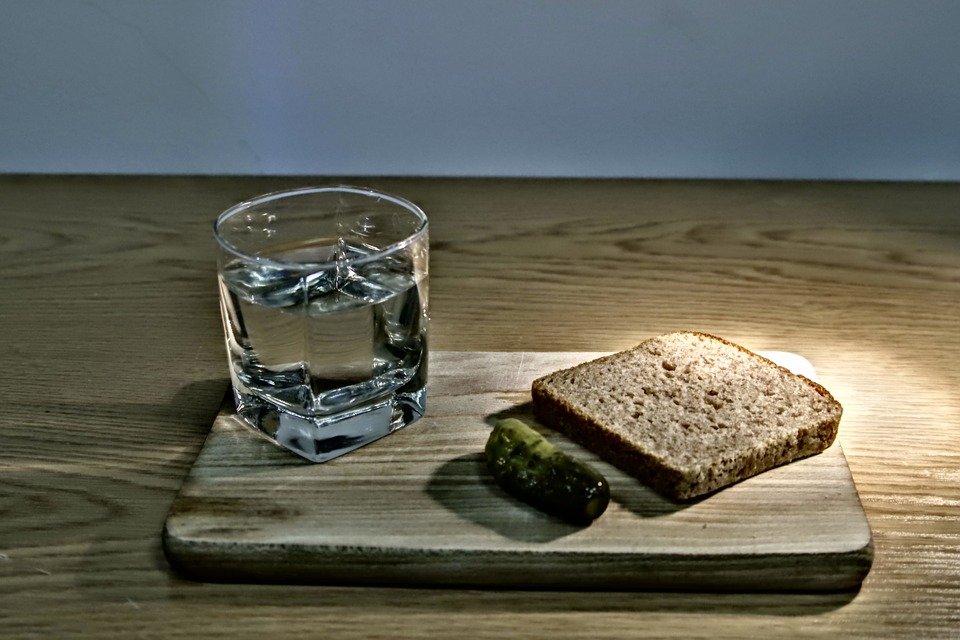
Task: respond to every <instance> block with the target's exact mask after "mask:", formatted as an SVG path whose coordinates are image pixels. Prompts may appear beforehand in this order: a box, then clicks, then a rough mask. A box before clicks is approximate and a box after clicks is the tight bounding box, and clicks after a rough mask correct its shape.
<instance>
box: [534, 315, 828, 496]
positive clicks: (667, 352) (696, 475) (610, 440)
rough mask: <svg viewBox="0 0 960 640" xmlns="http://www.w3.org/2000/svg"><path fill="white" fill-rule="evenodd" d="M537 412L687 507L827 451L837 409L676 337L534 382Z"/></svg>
mask: <svg viewBox="0 0 960 640" xmlns="http://www.w3.org/2000/svg"><path fill="white" fill-rule="evenodd" d="M533 408H534V415H536V417H537V419H538V420H539V421H540V422H542V423H543V424H544V425H546V426H549V427H552V428H555V429H557V430H558V431H560V432H562V433H564V434H566V435H567V436H568V437H570V438H571V439H572V440H573V441H574V442H577V443H579V444H580V445H582V446H584V447H586V448H587V449H590V450H591V451H593V452H594V453H596V454H597V455H599V456H600V457H601V458H603V459H604V460H606V461H607V462H609V463H611V464H613V465H614V466H616V467H619V468H620V469H622V470H623V471H625V472H627V473H629V474H631V475H633V476H636V477H637V478H639V479H640V480H641V481H643V482H644V483H646V484H648V485H649V486H651V487H653V488H654V489H656V490H657V491H659V492H660V493H662V494H664V495H666V496H669V497H671V498H675V499H678V500H685V499H689V498H693V497H696V496H700V495H703V494H706V493H710V492H712V491H715V490H717V489H720V488H722V487H725V486H727V485H730V484H733V483H735V482H739V481H740V480H744V479H746V478H749V477H750V476H753V475H756V474H758V473H760V472H762V471H766V470H767V469H771V468H773V467H776V466H778V465H781V464H784V463H787V462H790V461H792V460H796V459H798V458H803V457H806V456H810V455H813V454H815V453H820V452H821V451H823V450H824V449H826V448H827V447H829V446H830V444H831V443H832V442H833V440H834V438H836V435H837V427H838V426H839V424H840V415H841V413H842V411H843V409H842V407H841V406H840V403H838V402H837V401H836V400H834V398H833V396H831V395H830V393H829V392H828V391H827V390H826V389H824V388H823V387H821V386H820V385H819V384H817V383H815V382H813V381H811V380H808V379H807V378H805V377H803V376H799V375H795V374H793V373H791V372H790V371H788V370H786V369H784V368H783V367H781V366H779V365H777V364H774V363H773V362H771V361H770V360H767V359H766V358H764V357H762V356H759V355H757V354H755V353H753V352H751V351H748V350H746V349H744V348H743V347H740V346H738V345H735V344H733V343H731V342H727V341H726V340H724V339H722V338H717V337H716V336H711V335H707V334H703V333H695V332H680V333H671V334H668V335H664V336H660V337H657V338H652V339H650V340H647V341H645V342H643V343H641V344H640V345H638V346H636V347H634V348H633V349H630V350H628V351H622V352H620V353H616V354H613V355H610V356H605V357H603V358H599V359H597V360H593V361H591V362H587V363H584V364H581V365H578V366H575V367H572V368H570V369H564V370H562V371H557V372H554V373H551V374H549V375H546V376H544V377H542V378H539V379H537V380H535V381H534V382H533Z"/></svg>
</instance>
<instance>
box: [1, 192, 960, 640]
mask: <svg viewBox="0 0 960 640" xmlns="http://www.w3.org/2000/svg"><path fill="white" fill-rule="evenodd" d="M339 182H349V183H354V184H358V183H359V184H363V185H365V186H371V187H375V188H381V189H385V190H388V191H393V192H396V193H399V194H402V195H404V196H406V197H408V198H410V199H412V200H414V201H415V202H417V203H418V204H420V205H422V206H423V207H424V209H425V210H426V211H427V212H428V215H429V216H430V220H431V239H432V253H431V272H432V273H431V307H432V310H431V315H432V318H433V324H432V335H431V344H432V347H433V348H436V349H443V350H453V351H458V350H459V351H613V350H617V349H621V348H625V347H629V346H632V345H633V344H635V343H637V342H639V341H640V340H642V339H643V338H645V337H649V336H651V335H655V334H657V333H663V332H666V331H670V330H675V329H683V328H691V329H699V330H703V331H707V332H711V333H715V334H718V335H722V336H724V337H727V338H729V339H731V340H734V341H738V342H743V343H746V344H749V345H752V346H754V347H755V348H758V349H763V348H768V349H780V350H786V351H794V352H798V353H802V354H803V355H805V356H806V357H807V358H808V359H809V360H811V361H812V363H813V364H814V366H815V367H816V369H817V372H818V374H819V376H820V379H821V382H822V383H823V384H824V385H825V386H826V387H827V388H829V389H830V390H831V392H832V393H833V394H834V395H835V396H836V397H837V398H838V399H839V400H840V401H841V402H842V403H843V405H844V408H845V412H844V417H843V424H842V426H841V430H840V435H839V439H840V441H841V443H842V445H843V448H844V451H845V452H846V455H847V459H848V463H849V465H850V468H851V471H852V474H853V478H854V481H855V482H856V484H857V488H858V490H859V493H860V496H861V499H862V501H863V504H864V508H865V510H866V513H867V517H868V520H869V522H870V525H871V528H872V529H873V533H874V542H875V545H876V546H875V559H874V564H873V568H872V570H871V572H870V574H869V575H868V576H867V579H866V581H865V582H864V584H863V586H862V588H861V589H860V590H859V591H858V592H842V593H834V594H800V595H785V594H706V593H703V594H701V593H653V592H614V593H600V592H583V593H578V592H573V593H569V592H556V591H549V590H545V591H499V590H446V589H398V588H387V587H364V588H359V587H357V588H347V587H313V586H299V587H287V586H278V585H269V586H268V585H229V584H226V585H225V584H203V583H194V582H189V581H186V580H183V579H181V578H179V577H178V576H177V575H176V574H174V573H173V572H171V571H170V569H169V566H168V565H167V563H166V561H165V559H164V558H163V556H162V553H161V550H160V537H159V532H160V530H161V527H162V525H163V521H164V517H165V515H166V512H167V510H168V508H169V507H170V504H171V502H172V500H173V497H174V495H175V494H176V491H177V489H178V487H179V486H180V484H181V482H182V480H183V478H184V476H185V475H186V473H187V470H188V468H189V467H190V465H191V463H192V462H193V459H194V457H195V456H196V454H197V452H198V451H199V448H200V445H201V443H202V441H203V438H204V436H205V434H206V432H207V430H208V429H209V427H210V424H211V422H212V420H213V417H214V415H215V414H216V412H217V409H218V407H219V404H220V399H221V398H222V395H223V392H224V390H225V389H226V386H227V381H226V375H225V364H226V363H225V356H224V354H223V347H222V343H221V337H220V322H219V318H218V310H217V303H216V288H215V284H214V260H213V255H214V252H213V241H212V239H211V233H210V225H211V221H212V218H213V216H214V215H215V214H216V213H217V212H219V211H220V210H222V209H224V208H225V207H227V206H229V205H230V204H232V203H234V202H236V201H239V200H241V199H244V198H247V197H250V196H253V195H256V194H259V193H263V192H265V191H271V190H275V189H278V188H286V187H292V186H298V185H303V184H320V183H339ZM0 222H2V224H0V328H2V336H3V338H4V345H3V349H2V352H0V353H2V354H3V355H2V360H0V364H2V366H0V394H2V396H0V406H2V412H0V514H2V518H0V554H2V555H0V630H2V631H0V635H3V636H4V637H12V638H33V637H69V636H80V637H165V638H196V637H214V638H216V637H223V638H227V637H229V638H255V637H262V636H263V635H264V634H270V635H271V636H272V637H278V638H279V637H300V636H304V635H305V634H311V635H320V634H323V635H324V636H325V637H330V638H334V637H344V638H361V637H411V638H444V637H457V636H460V637H472V638H484V637H497V638H502V637H511V638H539V637H544V636H549V637H556V638H568V637H569V638H573V637H584V636H588V637H593V638H619V637H625V636H629V637H644V636H651V637H652V636H660V637H662V636H669V635H675V636H682V637H723V636H726V637H743V636H749V635H762V636H773V635H785V636H814V637H835V636H837V635H844V636H847V637H854V636H856V637H890V636H904V637H956V636H957V633H958V629H960V508H958V507H960V390H958V389H960V185H957V184H895V183H894V184H885V183H875V184H849V183H790V182H685V181H602V180H564V181H561V180H557V181H551V180H494V179H486V180H480V179H379V178H378V179H372V178H364V179H360V178H336V179H330V178H312V179H308V178H286V179H279V178H241V177H224V178H198V177H93V176H5V177H0Z"/></svg>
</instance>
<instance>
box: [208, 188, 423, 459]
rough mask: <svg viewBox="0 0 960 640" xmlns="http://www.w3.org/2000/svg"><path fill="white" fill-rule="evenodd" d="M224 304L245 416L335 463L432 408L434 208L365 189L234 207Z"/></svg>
mask: <svg viewBox="0 0 960 640" xmlns="http://www.w3.org/2000/svg"><path fill="white" fill-rule="evenodd" d="M214 235H215V237H216V240H217V242H218V245H219V257H218V263H217V276H218V280H219V287H220V309H221V314H222V317H223V328H224V337H225V340H226V347H227V355H228V358H229V367H230V378H231V381H232V384H233V393H234V398H235V400H236V405H237V414H238V415H239V416H240V417H241V418H242V419H243V420H244V421H246V422H247V423H248V424H250V425H251V426H253V427H254V428H256V429H258V430H259V431H260V432H262V433H263V434H265V435H266V436H267V437H268V438H270V439H272V440H273V441H274V442H276V443H277V444H279V445H281V446H283V447H285V448H287V449H289V450H291V451H293V452H295V453H297V454H299V455H301V456H303V457H304V458H307V459H308V460H312V461H314V462H324V461H326V460H330V459H332V458H335V457H337V456H340V455H343V454H344V453H347V452H349V451H352V450H353V449H356V448H357V447H360V446H363V445H365V444H367V443H369V442H372V441H374V440H376V439H378V438H381V437H383V436H385V435H387V434H389V433H391V432H393V431H395V430H397V429H399V428H402V427H405V426H407V425H409V424H410V423H412V422H414V421H415V420H417V419H418V418H419V417H420V416H421V415H423V412H424V409H425V406H426V393H427V391H426V382H427V333H428V328H429V316H428V303H427V299H428V286H429V284H428V253H429V247H428V231H427V217H426V215H425V214H424V213H423V211H422V210H421V209H420V207H418V206H417V205H415V204H413V203H412V202H409V201H407V200H405V199H403V198H399V197H397V196H393V195H389V194H386V193H381V192H378V191H372V190H369V189H361V188H357V187H347V186H336V187H310V188H303V189H295V190H290V191H282V192H277V193H271V194H267V195H263V196H259V197H257V198H253V199H252V200H248V201H246V202H242V203H240V204H238V205H236V206H234V207H231V208H230V209H228V210H226V211H224V212H223V213H222V214H220V216H219V217H218V218H217V221H216V223H215V225H214Z"/></svg>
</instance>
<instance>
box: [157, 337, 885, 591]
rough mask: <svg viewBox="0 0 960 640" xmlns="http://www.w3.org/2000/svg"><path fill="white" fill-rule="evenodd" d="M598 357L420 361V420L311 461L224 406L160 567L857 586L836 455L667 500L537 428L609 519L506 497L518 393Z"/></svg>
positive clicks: (310, 575) (857, 519)
mask: <svg viewBox="0 0 960 640" xmlns="http://www.w3.org/2000/svg"><path fill="white" fill-rule="evenodd" d="M596 355H598V354H589V353H457V352H439V353H438V352H434V353H432V354H431V363H430V383H429V390H428V408H427V413H426V415H425V416H424V417H423V418H422V419H421V420H420V421H418V422H416V423H414V424H413V425H411V426H409V427H407V428H406V429H403V430H401V431H398V432H396V433H394V434H392V435H390V436H388V437H386V438H383V439H381V440H379V441H377V442H375V443H373V444H370V445H367V446H366V447H364V448H362V449H359V450H357V451H355V452H353V453H350V454H348V455H346V456H344V457H341V458H338V459H336V460H333V461H331V462H327V463H325V464H319V465H317V464H312V463H309V462H306V461H303V460H301V459H300V458H298V457H296V456H294V455H293V454H290V453H287V452H286V451H283V450H281V449H278V448H277V447H275V446H274V445H273V444H272V443H270V442H268V441H267V440H266V439H264V438H261V437H260V436H259V435H258V434H257V433H256V432H254V431H253V430H251V429H248V428H247V427H245V426H244V425H243V424H242V423H241V422H240V421H239V420H238V419H237V418H236V417H235V416H234V415H233V406H232V401H230V400H228V401H226V402H225V403H224V407H223V409H222V410H221V412H220V415H219V416H218V417H217V419H216V421H215V423H214V425H213V428H212V429H211V431H210V435H209V436H208V437H207V440H206V442H205V444H204V446H203V449H202V451H201V452H200V455H199V457H198V458H197V460H196V462H195V464H194V466H193V468H192V470H191V471H190V474H189V476H188V477H187V479H186V480H185V482H184V485H183V487H182V489H181V490H180V493H179V495H178V496H177V498H176V500H175V501H174V504H173V506H172V508H171V510H170V513H169V515H168V517H167V521H166V525H165V527H164V532H163V541H164V549H165V551H166V554H167V558H168V559H169V560H170V562H171V564H172V565H173V566H174V567H175V568H177V569H178V570H179V571H180V572H181V573H183V574H184V575H186V576H188V577H192V578H194V579H199V580H209V581H225V580H226V581H254V582H281V583H294V582H316V583H337V584H377V585H383V584H398V585H460V586H496V587H501V588H532V587H550V588H585V589H624V588H628V589H632V588H654V589H661V590H671V589H694V590H740V591H747V590H776V591H792V590H840V589H851V588H855V587H857V586H858V585H859V584H860V582H861V581H862V580H863V578H864V576H865V575H866V574H867V572H868V571H869V569H870V564H871V561H872V557H873V545H872V541H871V534H870V528H869V526H868V524H867V520H866V517H865V515H864V512H863V509H862V507H861V505H860V500H859V497H858V496H857V492H856V488H855V486H854V484H853V481H852V479H851V476H850V471H849V469H848V468H847V463H846V459H845V458H844V455H843V452H842V450H841V448H840V445H839V443H835V444H834V445H833V446H832V447H831V448H830V449H828V450H827V451H825V452H824V453H822V454H820V455H818V456H814V457H812V458H808V459H806V460H801V461H798V462H794V463H792V464H788V465H785V466H783V467H780V468H777V469H773V470H771V471H768V472H766V473H763V474H761V475H759V476H756V477H754V478H751V479H749V480H746V481H744V482H741V483H739V484H737V485H735V486H732V487H729V488H727V489H724V490H722V491H719V492H717V493H715V494H713V495H711V496H709V497H706V498H704V499H701V500H699V501H695V502H692V503H689V504H677V503H674V502H671V501H669V500H667V499H664V498H662V497H660V496H659V495H658V494H656V493H654V492H653V491H651V490H649V489H647V488H646V487H645V486H644V485H642V484H641V483H639V482H638V481H636V480H635V479H633V478H632V477H630V476H627V475H625V474H623V473H622V472H620V471H618V470H617V469H615V468H613V467H611V466H609V465H607V464H606V463H603V462H601V461H599V460H597V459H596V457H595V456H593V455H591V454H590V453H589V452H586V451H584V450H582V449H580V448H579V447H577V446H576V445H573V444H572V443H570V442H569V441H566V440H565V439H564V438H563V437H562V436H560V435H559V434H556V433H555V432H552V431H550V430H547V429H543V432H544V433H545V434H546V435H547V436H548V437H549V438H550V439H551V440H552V441H554V442H557V443H558V444H559V445H560V446H562V447H563V448H564V449H566V450H569V451H572V452H575V453H576V454H577V455H579V456H581V457H582V458H583V459H585V460H587V461H589V462H591V463H592V464H594V465H595V466H596V467H597V468H598V469H599V470H600V471H601V472H602V473H603V474H604V475H605V476H606V477H607V479H608V481H609V483H610V487H611V494H612V500H611V503H610V506H609V508H608V509H607V511H606V513H605V514H604V515H603V516H602V517H601V518H600V519H599V520H597V521H596V522H594V523H593V524H592V525H591V526H589V527H576V526H572V525H569V524H566V523H564V522H562V521H559V520H556V519H553V518H551V517H549V516H547V515H544V514H542V513H540V512H538V511H536V510H534V509H532V508H531V507H529V506H527V505H525V504H523V503H521V502H518V501H517V500H515V499H513V498H511V497H509V496H508V495H507V494H505V493H504V492H503V491H502V490H501V489H500V488H499V487H498V486H497V484H496V483H495V482H494V480H493V478H492V477H491V476H490V474H489V473H488V472H487V470H486V467H485V465H484V462H483V458H482V454H481V452H482V450H483V445H484V442H485V441H486V438H487V436H488V435H489V432H490V429H491V427H492V424H493V422H494V421H495V420H496V419H498V418H500V417H504V416H507V415H512V416H518V417H523V418H526V419H530V420H532V416H531V414H530V404H529V403H530V383H531V382H532V381H533V379H534V378H536V377H538V376H540V375H542V374H544V373H547V372H549V371H553V370H555V369H558V368H562V367H566V366H570V365H572V364H576V363H578V362H583V361H585V360H588V359H590V358H592V357H594V356H596ZM840 428H841V431H842V429H843V424H842V422H841V426H840Z"/></svg>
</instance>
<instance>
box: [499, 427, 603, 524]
mask: <svg viewBox="0 0 960 640" xmlns="http://www.w3.org/2000/svg"><path fill="white" fill-rule="evenodd" d="M484 453H485V455H486V459H487V466H488V467H489V468H490V470H491V471H492V472H493V476H494V478H495V479H496V480H497V483H498V484H499V485H500V486H501V487H503V488H504V489H505V490H506V491H507V493H510V494H511V495H513V496H514V497H516V498H519V499H521V500H523V501H524V502H527V503H529V504H530V505H532V506H534V507H536V508H537V509H539V510H541V511H543V512H545V513H549V514H550V515H553V516H557V517H559V518H562V519H564V520H566V521H568V522H571V523H573V524H579V525H585V524H590V523H591V522H592V521H593V520H596V519H597V518H599V517H600V515H601V514H602V513H603V512H604V510H605V509H606V508H607V504H608V503H609V502H610V487H609V485H608V484H607V481H606V479H605V478H604V477H603V476H602V475H600V473H599V472H597V471H596V470H595V469H593V468H592V467H590V466H588V465H587V464H584V463H582V462H579V461H577V460H576V459H574V458H572V457H571V456H569V455H567V454H566V453H564V452H563V451H561V450H560V449H558V448H557V447H556V445H554V444H552V443H550V442H549V441H547V440H546V439H545V438H544V437H543V436H541V435H540V434H539V433H537V432H536V431H534V430H533V429H532V428H531V427H530V426H528V425H527V424H525V423H523V422H521V421H520V420H517V419H515V418H507V419H505V420H500V421H499V422H497V425H496V426H495V427H494V429H493V432H492V433H491V434H490V438H489V439H488V440H487V445H486V447H485V448H484Z"/></svg>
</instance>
